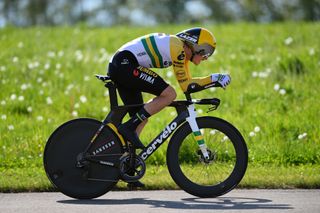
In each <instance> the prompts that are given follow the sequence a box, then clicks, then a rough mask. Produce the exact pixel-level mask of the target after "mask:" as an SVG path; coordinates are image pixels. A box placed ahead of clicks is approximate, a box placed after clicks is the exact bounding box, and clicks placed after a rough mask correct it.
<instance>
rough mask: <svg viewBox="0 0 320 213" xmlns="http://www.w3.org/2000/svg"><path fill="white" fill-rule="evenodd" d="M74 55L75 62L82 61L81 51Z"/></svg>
mask: <svg viewBox="0 0 320 213" xmlns="http://www.w3.org/2000/svg"><path fill="white" fill-rule="evenodd" d="M75 55H76V60H77V61H81V60H82V59H83V54H82V52H81V50H77V51H76V52H75Z"/></svg>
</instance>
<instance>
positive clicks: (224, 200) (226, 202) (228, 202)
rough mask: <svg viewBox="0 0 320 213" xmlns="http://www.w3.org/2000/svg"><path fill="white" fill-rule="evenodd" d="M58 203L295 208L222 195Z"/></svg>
mask: <svg viewBox="0 0 320 213" xmlns="http://www.w3.org/2000/svg"><path fill="white" fill-rule="evenodd" d="M57 202H58V203H63V204H74V205H130V204H132V205H133V204H134V205H137V204H139V205H149V206H151V207H154V208H169V209H195V210H196V209H199V210H201V209H226V210H228V209H229V210H233V209H293V207H291V206H290V205H288V204H275V203H273V202H272V200H268V199H258V198H245V197H220V198H211V199H203V198H185V199H181V201H168V200H152V199H147V198H133V199H95V200H60V201H57Z"/></svg>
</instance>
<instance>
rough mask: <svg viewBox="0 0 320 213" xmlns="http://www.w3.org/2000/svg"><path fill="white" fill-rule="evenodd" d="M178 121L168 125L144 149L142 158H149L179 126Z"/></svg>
mask: <svg viewBox="0 0 320 213" xmlns="http://www.w3.org/2000/svg"><path fill="white" fill-rule="evenodd" d="M177 126H178V124H177V122H172V123H171V124H170V125H168V126H167V127H166V128H165V129H164V130H163V131H162V133H161V134H160V135H159V136H158V137H157V138H156V139H155V140H154V141H153V142H152V143H151V144H150V145H149V146H148V147H147V148H146V149H145V150H144V152H143V153H142V154H141V158H142V159H143V160H145V159H147V157H148V156H149V155H151V154H152V153H153V152H154V151H156V149H157V148H158V147H159V146H160V145H161V144H162V143H163V142H164V141H165V139H167V138H168V137H169V136H170V134H171V133H172V132H173V131H174V130H175V129H176V128H177Z"/></svg>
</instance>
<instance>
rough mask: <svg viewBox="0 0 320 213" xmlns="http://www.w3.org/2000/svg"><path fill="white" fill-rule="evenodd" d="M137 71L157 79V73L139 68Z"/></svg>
mask: <svg viewBox="0 0 320 213" xmlns="http://www.w3.org/2000/svg"><path fill="white" fill-rule="evenodd" d="M137 69H138V70H140V71H142V72H145V73H147V74H148V75H150V76H153V77H155V78H156V77H158V74H157V73H155V72H153V71H152V70H149V69H148V68H145V67H142V66H139V67H138V68H137Z"/></svg>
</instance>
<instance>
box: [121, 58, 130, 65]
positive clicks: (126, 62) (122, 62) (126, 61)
mask: <svg viewBox="0 0 320 213" xmlns="http://www.w3.org/2000/svg"><path fill="white" fill-rule="evenodd" d="M121 64H123V65H125V64H129V60H128V59H126V58H124V59H123V60H122V61H121Z"/></svg>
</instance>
